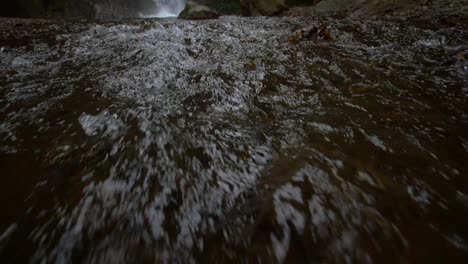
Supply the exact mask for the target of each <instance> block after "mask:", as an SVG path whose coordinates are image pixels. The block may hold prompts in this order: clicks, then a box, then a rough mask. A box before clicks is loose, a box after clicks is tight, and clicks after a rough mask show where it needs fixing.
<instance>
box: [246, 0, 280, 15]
mask: <svg viewBox="0 0 468 264" xmlns="http://www.w3.org/2000/svg"><path fill="white" fill-rule="evenodd" d="M240 5H241V11H242V15H243V16H273V15H278V14H280V13H282V12H283V11H286V10H288V8H287V6H286V4H285V1H284V0H241V1H240Z"/></svg>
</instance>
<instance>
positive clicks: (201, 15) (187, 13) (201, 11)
mask: <svg viewBox="0 0 468 264" xmlns="http://www.w3.org/2000/svg"><path fill="white" fill-rule="evenodd" d="M219 17H220V14H219V13H218V12H216V11H215V10H213V9H211V8H209V7H207V6H205V5H201V4H197V3H195V2H193V1H188V2H187V5H186V6H185V8H184V10H182V12H181V13H180V15H179V18H181V19H216V18H219Z"/></svg>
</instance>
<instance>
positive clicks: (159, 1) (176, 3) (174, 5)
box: [145, 0, 187, 18]
mask: <svg viewBox="0 0 468 264" xmlns="http://www.w3.org/2000/svg"><path fill="white" fill-rule="evenodd" d="M152 1H153V2H154V5H155V6H156V8H155V9H154V10H153V11H151V12H148V15H145V17H161V18H162V17H177V16H178V15H179V14H180V12H182V10H183V9H184V7H185V4H186V3H187V0H152Z"/></svg>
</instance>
